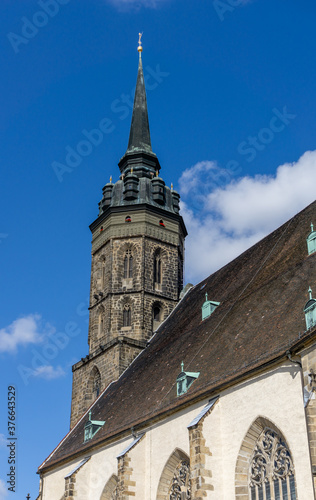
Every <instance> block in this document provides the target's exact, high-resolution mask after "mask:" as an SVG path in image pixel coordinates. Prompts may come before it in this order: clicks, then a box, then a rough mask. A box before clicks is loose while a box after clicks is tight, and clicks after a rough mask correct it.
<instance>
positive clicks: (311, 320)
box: [304, 287, 316, 330]
mask: <svg viewBox="0 0 316 500" xmlns="http://www.w3.org/2000/svg"><path fill="white" fill-rule="evenodd" d="M308 293H309V300H308V302H306V304H305V307H304V313H305V321H306V329H307V330H309V329H310V328H312V327H313V326H315V325H316V300H315V299H313V297H312V289H311V287H309V290H308Z"/></svg>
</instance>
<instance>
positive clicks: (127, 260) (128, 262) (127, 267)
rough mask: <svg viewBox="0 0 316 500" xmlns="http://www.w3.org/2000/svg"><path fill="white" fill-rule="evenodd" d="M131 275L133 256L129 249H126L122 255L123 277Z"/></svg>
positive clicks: (130, 276)
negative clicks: (123, 255)
mask: <svg viewBox="0 0 316 500" xmlns="http://www.w3.org/2000/svg"><path fill="white" fill-rule="evenodd" d="M132 277H133V256H132V252H131V250H127V251H126V254H125V257H124V279H127V278H132Z"/></svg>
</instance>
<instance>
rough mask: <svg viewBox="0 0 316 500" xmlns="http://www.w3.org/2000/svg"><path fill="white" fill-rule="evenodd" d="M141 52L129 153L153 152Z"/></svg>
mask: <svg viewBox="0 0 316 500" xmlns="http://www.w3.org/2000/svg"><path fill="white" fill-rule="evenodd" d="M141 54H142V53H141V51H139V65H138V75H137V83H136V90H135V97H134V107H133V116H132V123H131V130H130V134H129V141H128V147H127V153H134V152H136V151H146V152H147V153H152V149H151V142H150V132H149V122H148V111H147V99H146V90H145V81H144V73H143V64H142V55H141Z"/></svg>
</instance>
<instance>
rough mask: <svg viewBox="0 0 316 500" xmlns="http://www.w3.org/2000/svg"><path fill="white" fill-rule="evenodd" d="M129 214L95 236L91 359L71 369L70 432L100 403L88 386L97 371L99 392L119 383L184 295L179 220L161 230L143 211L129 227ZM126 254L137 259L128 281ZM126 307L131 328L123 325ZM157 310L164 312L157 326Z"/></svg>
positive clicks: (113, 220) (110, 219)
mask: <svg viewBox="0 0 316 500" xmlns="http://www.w3.org/2000/svg"><path fill="white" fill-rule="evenodd" d="M127 210H128V207H127ZM127 214H128V211H126V212H123V213H119V214H111V215H109V217H108V218H107V219H106V220H104V221H103V222H100V224H99V226H98V227H96V228H95V229H94V232H93V237H92V263H91V288H90V308H89V309H90V317H89V333H88V344H89V354H88V356H86V357H85V358H82V360H81V361H80V362H79V363H76V365H74V367H73V392H72V404H71V426H73V425H74V423H75V422H76V421H77V420H78V418H79V417H80V416H81V415H82V413H83V412H84V411H86V409H87V408H88V407H89V406H90V405H91V403H92V402H93V400H94V399H95V398H96V394H94V393H93V391H92V390H91V386H92V384H91V380H90V382H89V378H90V377H91V372H92V370H93V368H94V367H96V368H97V369H98V370H99V372H100V376H101V390H103V389H104V388H105V387H107V385H108V384H109V383H110V382H112V381H113V380H116V379H117V378H118V377H119V376H120V375H121V374H122V373H123V371H124V370H125V369H126V368H127V367H128V366H129V364H130V363H131V362H132V361H133V359H134V358H135V357H136V356H137V355H138V354H139V352H140V350H141V349H142V348H144V347H145V345H146V341H147V340H149V339H150V338H151V336H152V334H153V331H154V330H155V329H156V328H157V326H158V325H159V322H161V321H163V320H164V319H166V317H167V316H168V315H169V314H170V313H171V311H172V310H173V308H174V307H175V305H176V304H177V302H178V300H179V294H180V291H181V289H182V285H183V283H182V279H183V278H182V277H183V241H184V235H183V234H182V229H181V225H180V222H179V220H175V219H174V218H169V219H168V215H167V214H165V215H166V217H164V224H165V226H161V225H160V220H161V215H159V214H154V213H152V212H151V211H150V210H147V209H144V208H142V209H140V210H139V211H137V212H134V213H133V215H132V217H131V219H132V222H130V223H126V222H125V218H126V215H127ZM127 252H128V255H131V256H132V259H133V264H132V276H131V277H129V276H128V277H125V276H124V259H125V256H126V255H127ZM157 252H159V253H160V256H161V283H159V285H158V286H157V284H155V283H154V259H155V255H156V253H157ZM127 306H128V307H129V308H130V311H131V324H130V325H128V326H126V325H124V324H123V311H124V308H125V307H127ZM154 307H159V309H160V317H159V321H155V322H154V318H153V310H154ZM124 339H129V340H128V341H127V342H125V341H124ZM89 383H90V385H89Z"/></svg>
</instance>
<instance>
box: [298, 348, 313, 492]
mask: <svg viewBox="0 0 316 500" xmlns="http://www.w3.org/2000/svg"><path fill="white" fill-rule="evenodd" d="M301 359H302V369H303V379H304V382H303V383H304V392H305V397H306V398H307V397H308V398H309V399H308V401H306V419H307V430H308V439H309V450H310V457H311V463H312V472H313V483H314V491H315V497H316V397H315V394H316V377H314V374H316V346H312V347H310V348H309V349H308V350H306V351H305V352H303V353H302V355H301Z"/></svg>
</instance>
